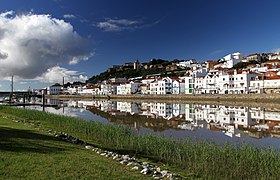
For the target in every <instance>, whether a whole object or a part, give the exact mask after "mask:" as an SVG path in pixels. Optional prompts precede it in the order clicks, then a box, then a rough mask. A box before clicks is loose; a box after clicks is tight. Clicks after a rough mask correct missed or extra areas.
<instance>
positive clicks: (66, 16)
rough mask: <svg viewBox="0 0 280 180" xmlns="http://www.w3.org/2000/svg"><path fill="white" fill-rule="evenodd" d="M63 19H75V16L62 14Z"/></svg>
mask: <svg viewBox="0 0 280 180" xmlns="http://www.w3.org/2000/svg"><path fill="white" fill-rule="evenodd" d="M63 17H64V18H65V19H75V18H76V16H75V15H74V14H64V15H63Z"/></svg>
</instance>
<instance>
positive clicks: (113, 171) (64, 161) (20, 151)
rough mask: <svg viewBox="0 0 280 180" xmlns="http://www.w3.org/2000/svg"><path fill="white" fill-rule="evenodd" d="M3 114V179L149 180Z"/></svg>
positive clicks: (0, 142) (0, 175) (0, 131)
mask: <svg viewBox="0 0 280 180" xmlns="http://www.w3.org/2000/svg"><path fill="white" fill-rule="evenodd" d="M1 115H3V114H2V113H1ZM1 115H0V179H149V177H148V176H144V175H140V174H139V172H132V171H131V170H130V168H131V167H126V166H120V164H119V163H118V162H117V161H114V160H112V159H107V158H105V157H103V156H100V155H98V154H96V153H94V152H92V151H89V150H86V149H84V148H82V146H77V145H72V144H70V143H66V142H63V141H60V140H59V139H58V138H55V137H53V136H50V135H47V134H44V133H42V131H38V130H36V129H34V128H31V127H26V126H25V125H23V124H20V123H16V122H13V121H11V119H10V118H5V117H3V116H1Z"/></svg>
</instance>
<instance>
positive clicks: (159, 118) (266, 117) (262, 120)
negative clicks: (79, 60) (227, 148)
mask: <svg viewBox="0 0 280 180" xmlns="http://www.w3.org/2000/svg"><path fill="white" fill-rule="evenodd" d="M47 101H48V102H47V103H48V104H53V105H57V107H55V108H54V107H46V108H45V111H47V112H51V113H55V114H63V115H67V116H73V117H78V118H81V119H86V120H90V121H99V122H102V123H109V124H125V125H128V126H130V127H132V128H133V130H134V131H136V132H138V133H147V132H148V133H152V134H156V135H159V136H167V137H171V138H176V139H185V138H192V139H198V140H207V141H214V142H216V143H218V144H224V143H231V144H235V145H236V144H242V143H249V144H252V145H254V146H257V147H274V148H279V145H280V109H271V108H270V109H268V108H260V107H245V106H223V105H207V104H203V105H202V104H174V103H173V104H171V103H157V102H118V101H110V100H91V101H86V100H67V101H61V100H56V99H48V100H47ZM26 108H31V109H37V110H43V108H42V107H41V106H30V107H26Z"/></svg>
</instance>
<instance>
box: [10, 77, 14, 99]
mask: <svg viewBox="0 0 280 180" xmlns="http://www.w3.org/2000/svg"><path fill="white" fill-rule="evenodd" d="M13 94H14V75H12V82H11V94H10V104H11V103H12V99H13Z"/></svg>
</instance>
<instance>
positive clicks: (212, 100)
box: [46, 94, 280, 108]
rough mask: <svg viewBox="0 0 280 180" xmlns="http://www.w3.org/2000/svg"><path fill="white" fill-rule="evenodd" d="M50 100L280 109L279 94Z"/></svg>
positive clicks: (68, 97) (87, 96)
mask: <svg viewBox="0 0 280 180" xmlns="http://www.w3.org/2000/svg"><path fill="white" fill-rule="evenodd" d="M46 98H51V99H62V100H69V99H79V100H94V99H110V100H116V101H149V102H153V101H155V102H167V103H168V102H171V103H174V102H176V103H193V104H223V105H230V106H248V107H266V108H280V94H220V95H219V94H195V95H189V94H184V95H110V96H92V95H83V96H81V95H47V96H46Z"/></svg>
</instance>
